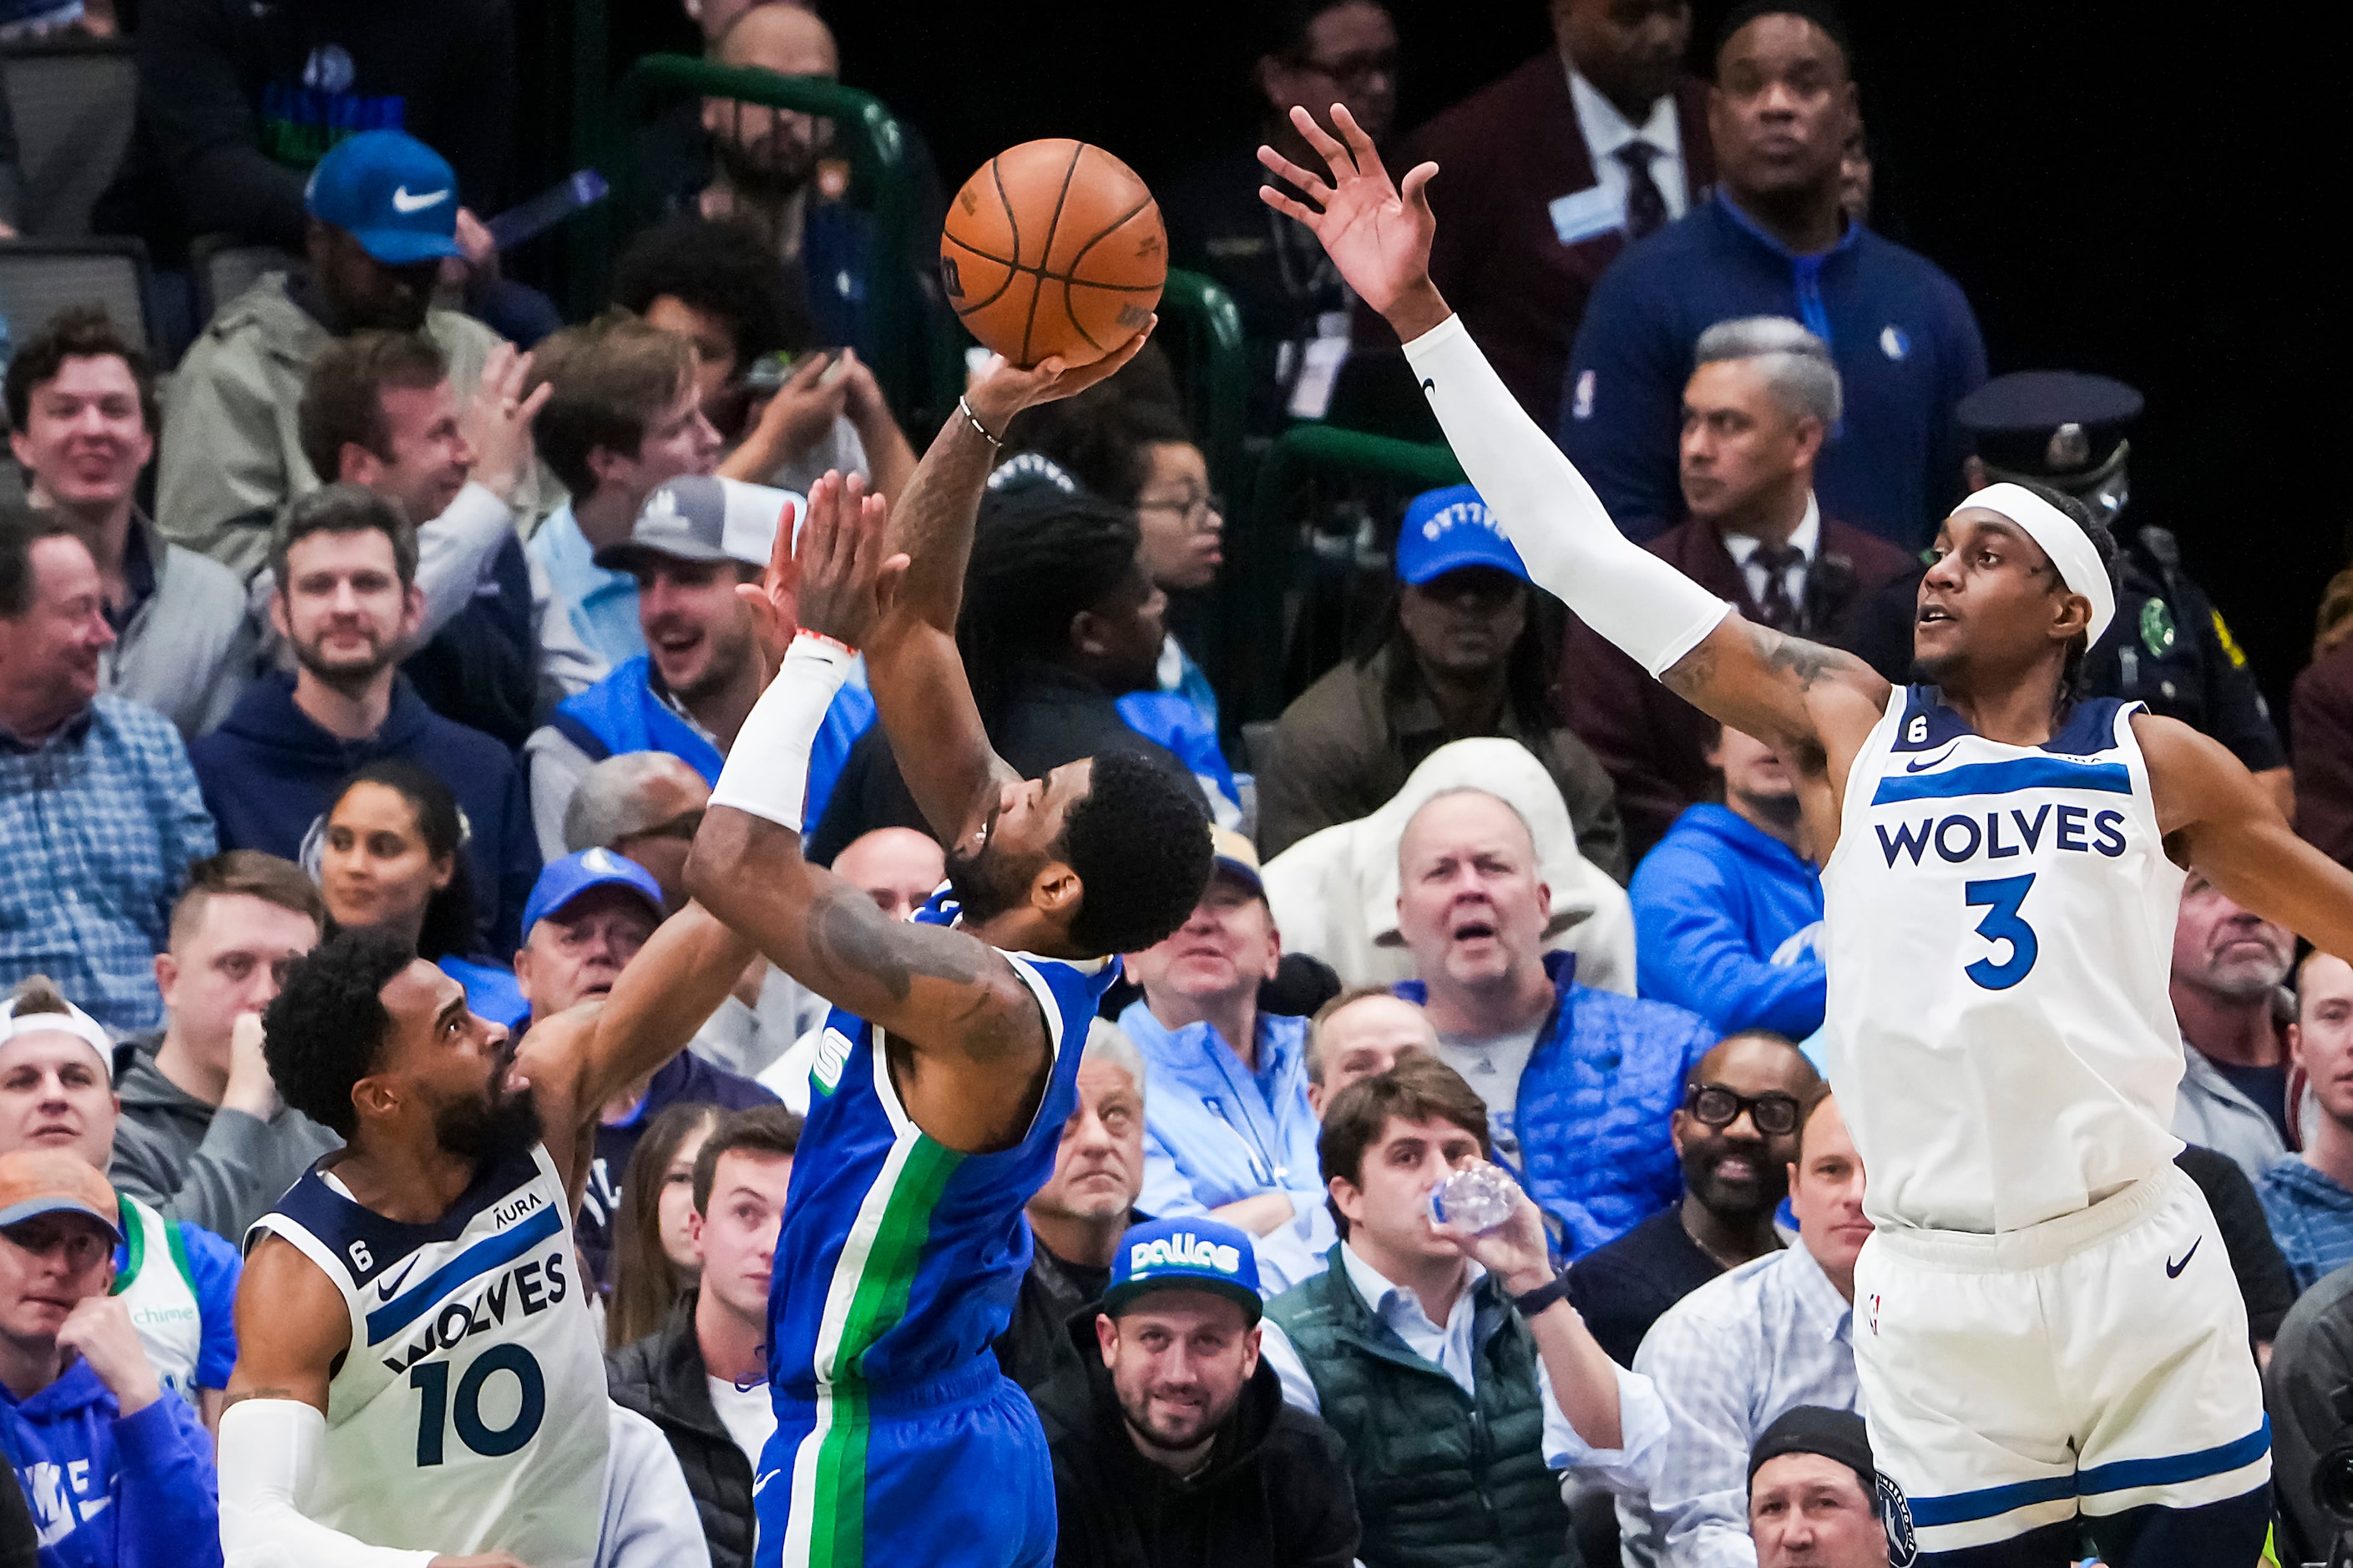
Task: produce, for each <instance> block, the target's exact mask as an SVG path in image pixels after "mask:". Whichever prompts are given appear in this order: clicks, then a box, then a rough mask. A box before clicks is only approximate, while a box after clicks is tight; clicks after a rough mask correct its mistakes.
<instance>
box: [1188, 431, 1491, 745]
mask: <svg viewBox="0 0 2353 1568" xmlns="http://www.w3.org/2000/svg"><path fill="white" fill-rule="evenodd" d="M1318 479H1341V480H1343V481H1359V482H1369V483H1371V484H1374V485H1380V486H1388V487H1391V488H1394V489H1397V490H1400V491H1405V492H1408V493H1412V492H1418V491H1421V490H1427V489H1440V488H1441V487H1443V486H1446V485H1459V484H1461V483H1462V482H1463V475H1462V465H1461V463H1459V462H1458V461H1456V460H1455V457H1454V453H1453V452H1452V451H1451V449H1450V448H1448V447H1444V446H1440V445H1424V444H1423V443H1421V442H1419V441H1401V440H1398V438H1396V437H1392V436H1371V435H1366V434H1365V433H1364V432H1362V431H1356V430H1335V429H1333V428H1332V427H1330V426H1323V425H1301V426H1293V428H1292V429H1291V430H1289V431H1287V432H1286V433H1285V434H1284V435H1283V436H1282V437H1281V438H1280V439H1278V440H1277V441H1276V442H1275V443H1274V445H1273V446H1271V447H1268V448H1267V451H1266V455H1265V456H1264V457H1263V458H1260V460H1259V465H1258V473H1257V476H1256V479H1255V481H1254V482H1253V483H1252V485H1251V487H1250V504H1249V506H1248V507H1247V508H1245V509H1243V511H1242V517H1241V526H1240V529H1239V530H1238V531H1236V533H1235V535H1234V536H1233V546H1234V548H1233V550H1232V552H1231V559H1230V560H1229V564H1228V566H1227V580H1228V583H1229V592H1228V595H1227V596H1226V601H1225V605H1224V610H1225V615H1224V616H1223V622H1224V624H1223V626H1222V632H1223V638H1222V644H1223V646H1222V647H1221V650H1220V651H1221V653H1222V655H1223V658H1221V660H1220V664H1221V666H1222V668H1223V669H1224V672H1225V675H1226V681H1227V688H1228V691H1227V697H1228V700H1229V701H1231V702H1234V703H1236V704H1237V705H1238V707H1239V711H1238V712H1236V713H1234V714H1233V715H1231V717H1232V720H1233V721H1234V722H1235V723H1237V724H1239V723H1241V722H1246V721H1257V720H1263V719H1271V718H1273V717H1274V716H1275V715H1276V714H1277V713H1279V712H1281V711H1282V704H1283V700H1284V698H1285V695H1286V694H1285V693H1284V691H1283V689H1282V683H1283V667H1284V662H1285V660H1284V647H1283V642H1284V609H1285V605H1286V602H1287V599H1288V597H1289V595H1290V594H1291V592H1292V590H1293V587H1294V586H1295V585H1296V584H1297V582H1298V577H1299V565H1300V557H1301V555H1302V552H1303V551H1302V521H1301V520H1302V513H1301V505H1300V503H1301V501H1302V500H1303V499H1304V498H1305V496H1306V494H1307V492H1308V491H1309V490H1310V489H1311V487H1312V485H1313V484H1314V481H1316V480H1318Z"/></svg>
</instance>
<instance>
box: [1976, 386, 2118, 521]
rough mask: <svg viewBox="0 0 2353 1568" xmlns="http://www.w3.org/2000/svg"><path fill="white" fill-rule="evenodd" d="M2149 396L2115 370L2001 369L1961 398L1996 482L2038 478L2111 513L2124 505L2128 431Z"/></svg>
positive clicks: (1979, 450) (2107, 514)
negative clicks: (2111, 373)
mask: <svg viewBox="0 0 2353 1568" xmlns="http://www.w3.org/2000/svg"><path fill="white" fill-rule="evenodd" d="M2141 405H2142V399H2141V395H2140V394H2139V393H2138V392H2137V391H2135V390H2134V389H2133V388H2131V387H2129V386H2126V384H2124V383H2123V382H2121V381H2117V380H2116V379H2115V378H2114V377H2111V376H2105V375H2085V374H2083V373H2082V372H2080V371H2072V370H2022V371H2018V372H2015V373H2013V374H2010V375H1998V376H1996V377H1994V378H1993V379H1992V380H1991V381H1989V382H1987V383H1986V384H1984V385H1983V386H1980V387H1978V389H1977V390H1976V391H1975V392H1972V393H1970V394H1969V395H1968V396H1967V397H1964V398H1962V399H1961V401H1960V405H1959V406H1958V407H1957V408H1956V409H1954V411H1953V415H1954V417H1955V418H1956V419H1957V420H1959V422H1960V426H1961V428H1962V429H1963V430H1964V431H1966V432H1968V437H1969V439H1970V441H1971V443H1972V444H1973V445H1974V446H1975V447H1976V448H1977V455H1978V461H1979V462H1981V463H1983V464H1984V465H1985V468H1986V478H1987V479H1988V480H1989V481H1992V480H1997V479H2034V480H2037V481H2039V482H2041V483H2042V484H2046V485H2051V486H2053V487H2055V488H2057V489H2063V490H2065V491H2067V492H2068V493H2070V494H2071V495H2074V496H2077V497H2079V498H2081V499H2082V500H2084V501H2085V502H2086V503H2087V504H2089V505H2090V506H2091V507H2092V508H2093V510H2094V511H2095V512H2098V513H2101V514H2102V515H2103V517H2104V519H2105V518H2109V517H2114V516H2115V515H2116V513H2117V512H2119V511H2122V510H2124V503H2125V489H2124V482H2123V476H2124V468H2125V458H2126V456H2127V455H2128V454H2129V453H2130V451H2131V445H2130V443H2128V442H2127V441H2126V439H2125V432H2126V430H2128V429H2129V428H2131V426H2132V423H2133V421H2134V420H2136V419H2137V418H2139V417H2140V411H2141Z"/></svg>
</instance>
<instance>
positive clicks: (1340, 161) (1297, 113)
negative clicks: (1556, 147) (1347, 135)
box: [1291, 104, 1356, 179]
mask: <svg viewBox="0 0 2353 1568" xmlns="http://www.w3.org/2000/svg"><path fill="white" fill-rule="evenodd" d="M1335 107H1336V106H1335ZM1340 112H1342V113H1344V114H1345V113H1346V112H1347V110H1340ZM1291 123H1292V124H1293V125H1294V126H1296V127H1297V128H1298V131H1299V133H1300V134H1301V135H1302V136H1303V137H1305V138H1306V139H1307V144H1308V145H1309V146H1310V147H1313V148H1314V149H1315V155H1316V156H1317V157H1319V158H1321V159H1323V160H1324V163H1328V164H1330V165H1331V167H1332V174H1333V176H1334V177H1335V179H1336V178H1345V176H1346V175H1347V174H1349V173H1350V172H1351V171H1352V170H1354V169H1355V168H1356V160H1355V159H1354V158H1352V157H1350V156H1349V155H1348V149H1347V148H1345V147H1344V146H1342V145H1341V144H1340V143H1339V142H1336V141H1335V140H1333V137H1332V133H1331V132H1328V131H1326V130H1324V128H1323V127H1322V126H1321V125H1318V124H1316V123H1315V117H1314V115H1312V114H1310V113H1308V112H1307V106H1306V105H1305V104H1293V105H1292V108H1291Z"/></svg>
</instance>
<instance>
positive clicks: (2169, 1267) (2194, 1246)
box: [2165, 1236, 2206, 1279]
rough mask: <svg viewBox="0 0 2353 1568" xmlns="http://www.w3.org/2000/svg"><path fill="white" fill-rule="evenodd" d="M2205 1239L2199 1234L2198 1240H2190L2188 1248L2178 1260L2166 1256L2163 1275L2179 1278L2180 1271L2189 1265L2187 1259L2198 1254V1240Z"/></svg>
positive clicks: (2168, 1277) (2169, 1277)
mask: <svg viewBox="0 0 2353 1568" xmlns="http://www.w3.org/2000/svg"><path fill="white" fill-rule="evenodd" d="M2205 1239H2206V1238H2205V1237H2202V1236H2201V1237H2199V1238H2198V1241H2193V1242H2191V1243H2190V1244H2189V1251H2187V1252H2185V1253H2183V1254H2182V1255H2181V1261H2180V1262H2179V1263H2176V1262H2174V1261H2173V1259H2171V1258H2167V1259H2166V1260H2165V1277H2166V1278H2167V1279H2180V1278H2181V1271H2182V1270H2183V1269H2185V1268H2189V1260H2190V1259H2191V1258H2195V1257H2197V1256H2198V1242H2199V1241H2203V1240H2205Z"/></svg>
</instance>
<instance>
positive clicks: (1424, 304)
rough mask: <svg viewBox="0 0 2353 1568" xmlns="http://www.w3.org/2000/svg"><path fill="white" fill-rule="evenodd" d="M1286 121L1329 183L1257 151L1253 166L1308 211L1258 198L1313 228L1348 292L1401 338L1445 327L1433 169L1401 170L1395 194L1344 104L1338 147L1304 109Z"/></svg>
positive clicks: (1270, 195)
mask: <svg viewBox="0 0 2353 1568" xmlns="http://www.w3.org/2000/svg"><path fill="white" fill-rule="evenodd" d="M1291 123H1292V124H1293V125H1294V126H1296V127H1297V128H1298V131H1299V133H1300V134H1301V135H1302V136H1303V137H1305V138H1306V139H1307V144H1308V145H1309V146H1310V147H1313V148H1314V149H1315V151H1316V153H1317V154H1318V155H1319V156H1320V157H1322V158H1323V160H1324V164H1325V165H1326V167H1327V170H1328V172H1329V173H1330V174H1331V178H1330V179H1329V180H1328V181H1326V180H1324V179H1323V178H1322V177H1320V176H1318V175H1315V174H1310V173H1308V172H1307V171H1306V170H1305V169H1303V168H1301V167H1300V166H1299V165H1298V164H1296V163H1293V162H1292V161H1291V160H1290V159H1288V158H1286V157H1284V156H1283V155H1282V153H1278V152H1276V151H1275V150H1274V149H1273V148H1271V147H1263V146H1262V147H1261V148H1260V149H1259V150H1258V161H1259V162H1260V163H1263V164H1265V165H1266V168H1267V172H1268V173H1269V174H1272V175H1274V176H1275V177H1276V178H1277V179H1279V180H1282V181H1283V182H1284V183H1286V184H1289V185H1291V186H1292V187H1293V189H1295V190H1299V191H1302V192H1304V193H1305V194H1306V196H1307V200H1308V202H1313V203H1314V204H1315V205H1314V206H1310V205H1307V202H1303V201H1301V200H1299V199H1298V198H1297V197H1296V196H1291V195H1284V194H1283V193H1282V192H1281V191H1278V190H1276V189H1275V188H1274V187H1273V186H1271V185H1261V186H1260V187H1259V190H1258V195H1259V199H1260V200H1261V201H1262V202H1264V203H1265V204H1266V205H1269V206H1271V207H1272V208H1273V209H1274V210H1275V211H1277V212H1279V213H1282V214H1284V215H1285V216H1290V217H1294V218H1297V219H1298V220H1299V221H1300V222H1301V223H1303V224H1305V225H1306V226H1308V227H1309V228H1311V229H1313V230H1314V233H1315V237H1316V238H1317V239H1319V240H1321V241H1323V243H1324V253H1325V254H1326V255H1328V256H1330V257H1331V258H1332V265H1334V266H1335V267H1337V268H1339V269H1340V276H1341V277H1342V278H1343V279H1346V280H1347V284H1348V287H1349V288H1351V289H1355V290H1356V296H1357V298H1359V299H1361V300H1364V301H1365V303H1366V304H1367V305H1370V306H1371V307H1372V308H1373V309H1374V310H1378V311H1379V312H1380V313H1381V314H1382V315H1383V316H1385V317H1387V318H1388V322H1389V325H1391V326H1393V327H1395V328H1396V329H1397V331H1398V336H1399V337H1400V338H1408V339H1411V338H1417V337H1419V336H1420V335H1421V334H1422V333H1423V332H1426V331H1429V330H1430V328H1432V327H1434V326H1436V325H1438V323H1439V322H1440V321H1444V320H1445V319H1446V318H1447V316H1448V315H1449V314H1451V312H1450V311H1449V310H1448V309H1447V306H1446V301H1445V300H1441V299H1440V298H1439V294H1438V289H1437V286H1436V285H1434V284H1433V283H1431V282H1430V236H1431V235H1432V234H1433V233H1435V232H1436V231H1437V227H1438V220H1437V218H1436V217H1434V216H1431V213H1430V179H1431V177H1432V176H1433V175H1435V174H1437V173H1438V165H1437V164H1435V163H1420V164H1417V165H1416V166H1414V167H1413V168H1411V169H1409V170H1407V171H1406V176H1405V184H1404V186H1403V187H1402V189H1400V188H1399V187H1398V185H1397V184H1393V183H1392V182H1391V181H1390V179H1389V172H1388V169H1386V168H1384V167H1383V166H1382V164H1381V155H1380V153H1378V152H1377V150H1376V149H1375V148H1374V146H1373V139H1372V138H1371V137H1370V136H1367V135H1366V134H1365V131H1364V127H1362V126H1360V125H1358V124H1357V123H1356V116H1355V115H1352V114H1350V113H1349V112H1348V110H1347V106H1346V105H1345V104H1339V103H1335V104H1334V105H1333V106H1332V123H1333V124H1334V125H1336V126H1338V127H1339V129H1340V136H1341V138H1343V139H1344V141H1345V144H1344V142H1343V141H1335V140H1334V139H1333V138H1332V137H1331V136H1330V135H1329V134H1327V133H1326V132H1324V128H1323V127H1322V126H1321V125H1318V124H1316V123H1315V117H1314V115H1313V114H1310V113H1308V112H1307V110H1306V109H1305V108H1304V107H1303V106H1299V105H1294V106H1293V109H1292V110H1291ZM1319 209H1320V210H1319Z"/></svg>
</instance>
